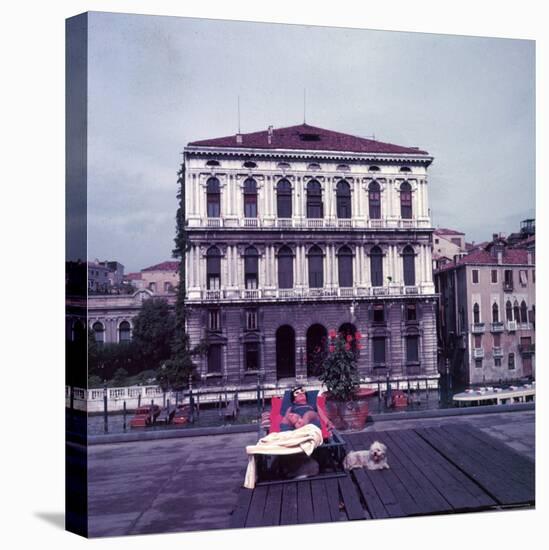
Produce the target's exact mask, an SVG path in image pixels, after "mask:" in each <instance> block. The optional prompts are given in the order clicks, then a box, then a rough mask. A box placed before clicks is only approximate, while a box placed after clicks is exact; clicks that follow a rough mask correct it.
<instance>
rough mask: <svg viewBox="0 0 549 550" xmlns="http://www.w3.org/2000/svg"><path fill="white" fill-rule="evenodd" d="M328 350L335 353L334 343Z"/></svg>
mask: <svg viewBox="0 0 549 550" xmlns="http://www.w3.org/2000/svg"><path fill="white" fill-rule="evenodd" d="M328 350H329V351H330V353H334V351H335V346H334V345H333V344H332V345H331V346H330V347H329V348H328Z"/></svg>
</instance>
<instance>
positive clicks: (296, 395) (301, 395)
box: [280, 386, 320, 432]
mask: <svg viewBox="0 0 549 550" xmlns="http://www.w3.org/2000/svg"><path fill="white" fill-rule="evenodd" d="M291 400H292V404H291V405H290V406H289V407H288V409H287V410H286V413H285V414H284V416H283V417H282V420H281V422H280V431H281V432H287V431H289V430H295V429H296V428H301V427H302V426H305V425H307V424H314V425H315V426H316V427H317V428H320V416H319V414H318V412H317V411H316V409H315V408H314V407H312V406H311V405H309V404H308V403H307V394H306V393H305V390H304V389H303V387H301V386H297V387H295V388H292V391H291Z"/></svg>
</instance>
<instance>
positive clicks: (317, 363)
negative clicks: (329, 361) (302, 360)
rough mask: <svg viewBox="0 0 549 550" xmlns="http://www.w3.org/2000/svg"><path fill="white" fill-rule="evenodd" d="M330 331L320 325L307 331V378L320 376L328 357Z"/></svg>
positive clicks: (312, 326) (313, 326)
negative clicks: (327, 348)
mask: <svg viewBox="0 0 549 550" xmlns="http://www.w3.org/2000/svg"><path fill="white" fill-rule="evenodd" d="M327 337H328V331H327V330H326V329H325V328H324V327H323V326H322V325H319V324H315V325H311V326H310V327H309V329H308V330H307V376H308V377H315V376H319V375H320V373H321V369H322V363H323V361H324V358H325V356H326V347H327Z"/></svg>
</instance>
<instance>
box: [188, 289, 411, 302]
mask: <svg viewBox="0 0 549 550" xmlns="http://www.w3.org/2000/svg"><path fill="white" fill-rule="evenodd" d="M414 290H415V293H416V294H418V295H419V294H421V292H420V289H419V287H403V286H392V287H382V286H378V287H321V288H279V289H255V288H254V289H238V288H231V289H216V290H202V292H201V294H200V298H199V297H196V298H192V297H191V298H188V300H189V301H191V302H192V301H194V300H200V299H202V300H205V301H218V300H229V301H230V300H262V299H276V298H278V299H314V298H354V297H368V296H402V297H404V296H410V295H411V294H412V292H413V291H414Z"/></svg>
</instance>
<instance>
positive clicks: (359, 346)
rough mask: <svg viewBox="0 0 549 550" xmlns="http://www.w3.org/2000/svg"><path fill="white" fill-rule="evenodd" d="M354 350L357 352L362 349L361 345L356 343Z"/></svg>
mask: <svg viewBox="0 0 549 550" xmlns="http://www.w3.org/2000/svg"><path fill="white" fill-rule="evenodd" d="M356 349H357V350H359V349H362V344H360V343H359V342H357V343H356Z"/></svg>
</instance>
